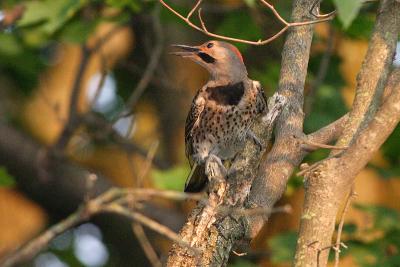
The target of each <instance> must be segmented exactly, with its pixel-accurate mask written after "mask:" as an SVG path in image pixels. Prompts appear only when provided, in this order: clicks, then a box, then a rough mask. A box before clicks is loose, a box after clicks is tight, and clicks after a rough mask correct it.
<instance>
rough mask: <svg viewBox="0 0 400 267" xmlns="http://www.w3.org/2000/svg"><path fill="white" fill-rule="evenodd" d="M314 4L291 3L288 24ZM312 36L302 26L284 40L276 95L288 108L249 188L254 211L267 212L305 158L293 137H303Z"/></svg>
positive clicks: (257, 220) (255, 225)
mask: <svg viewBox="0 0 400 267" xmlns="http://www.w3.org/2000/svg"><path fill="white" fill-rule="evenodd" d="M314 3H315V1H313V0H295V1H294V2H293V11H292V21H301V20H307V19H310V17H309V16H310V12H309V11H310V10H311V7H312V5H313V4H314ZM312 36H313V31H312V26H303V27H296V28H292V29H291V30H290V32H289V34H288V36H287V38H286V41H285V45H284V48H283V52H282V68H281V74H280V80H279V88H278V92H279V93H280V94H282V95H284V96H285V97H286V98H287V100H288V104H287V106H286V107H285V109H284V110H283V112H282V114H281V116H280V117H279V118H278V121H277V125H276V130H275V132H276V133H275V143H274V145H273V147H272V150H271V151H270V152H269V154H268V155H267V158H266V160H265V161H264V162H263V163H262V165H261V167H260V170H259V175H258V176H257V178H256V179H255V181H254V184H253V186H252V190H251V194H250V203H251V205H252V206H254V207H265V208H266V209H271V208H272V207H273V206H274V204H275V203H276V202H277V201H278V200H279V198H280V197H281V196H282V194H283V192H284V191H285V189H286V184H287V181H288V179H289V178H290V176H291V174H292V173H293V171H294V169H295V168H296V167H297V166H298V165H299V164H300V163H301V161H302V160H303V158H304V156H305V155H306V153H305V151H304V150H303V149H302V147H301V144H300V142H299V139H298V138H295V136H297V137H304V134H303V120H304V113H303V102H304V83H305V79H306V75H307V66H308V60H309V54H310V47H311V41H312ZM264 219H265V216H264V217H262V216H255V217H253V218H252V222H251V236H255V235H256V234H257V233H258V232H259V230H260V229H261V227H262V226H263V225H264V222H265V220H264Z"/></svg>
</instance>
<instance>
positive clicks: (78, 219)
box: [0, 177, 200, 267]
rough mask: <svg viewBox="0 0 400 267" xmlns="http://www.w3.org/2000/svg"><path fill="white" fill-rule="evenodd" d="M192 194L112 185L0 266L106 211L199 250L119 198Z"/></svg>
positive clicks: (20, 259)
mask: <svg viewBox="0 0 400 267" xmlns="http://www.w3.org/2000/svg"><path fill="white" fill-rule="evenodd" d="M88 180H91V182H89V183H90V184H92V182H94V177H92V178H88ZM90 187H91V185H89V188H90ZM190 195H191V194H186V193H181V192H174V191H161V190H154V189H126V188H115V187H114V188H110V189H109V190H107V191H106V192H104V193H102V194H101V195H99V196H97V197H96V198H93V199H89V200H87V201H84V202H83V203H82V205H81V207H79V208H78V210H77V211H76V212H74V213H73V214H71V215H70V216H68V217H67V218H66V219H64V220H62V221H61V222H59V223H57V224H55V225H54V226H52V227H50V228H49V229H48V230H46V231H45V232H44V233H42V234H40V235H39V236H38V237H36V238H34V239H32V240H31V241H29V242H28V243H26V244H25V245H23V246H22V247H21V248H20V249H18V250H17V251H15V252H13V253H11V254H10V255H9V256H7V257H5V258H4V259H3V261H2V262H0V266H2V267H10V266H14V265H16V264H18V263H21V262H24V261H27V260H29V259H31V258H32V257H34V256H35V255H36V254H37V253H39V252H40V251H42V250H43V249H45V248H46V247H47V246H48V244H49V242H50V241H51V240H53V239H54V238H55V237H57V236H58V235H60V234H61V233H63V232H65V231H66V230H68V229H71V228H72V227H74V226H76V225H77V224H79V223H82V222H84V221H86V220H88V219H90V218H91V217H92V216H93V215H96V214H99V213H103V212H113V213H117V214H121V215H123V216H126V217H128V218H131V219H132V220H133V221H135V222H138V223H140V224H142V225H144V226H146V227H149V228H150V229H152V230H153V231H155V232H157V233H159V234H161V235H163V236H166V237H167V238H169V239H171V240H172V241H174V242H178V243H179V244H180V245H182V246H184V247H187V248H188V249H189V250H190V251H193V252H194V253H197V250H196V249H195V248H191V247H190V246H189V244H188V243H187V242H185V241H183V240H182V239H181V238H180V237H179V235H178V234H176V233H174V232H173V231H172V230H171V229H169V228H168V227H166V226H164V225H162V224H160V223H158V222H156V221H154V220H152V219H150V218H148V217H146V216H144V215H143V214H141V213H139V212H137V211H133V210H129V209H128V208H126V207H123V206H121V205H120V204H119V200H121V199H122V198H125V199H126V202H127V201H128V199H132V198H133V199H134V200H138V201H140V200H141V199H148V198H149V197H155V196H159V197H166V198H171V199H177V200H183V199H188V198H191V196H190ZM193 195H194V196H193V197H194V199H200V198H199V197H198V196H196V194H193Z"/></svg>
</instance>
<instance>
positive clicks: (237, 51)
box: [231, 45, 244, 63]
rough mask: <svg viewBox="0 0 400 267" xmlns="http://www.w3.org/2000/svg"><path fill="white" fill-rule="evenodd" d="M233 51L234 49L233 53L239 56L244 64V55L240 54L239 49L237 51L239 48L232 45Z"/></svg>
mask: <svg viewBox="0 0 400 267" xmlns="http://www.w3.org/2000/svg"><path fill="white" fill-rule="evenodd" d="M231 49H232V51H233V52H234V53H235V54H236V55H237V56H238V58H239V59H240V60H241V61H242V62H243V63H244V61H243V56H242V54H241V53H240V51H239V49H237V47H236V46H234V45H231Z"/></svg>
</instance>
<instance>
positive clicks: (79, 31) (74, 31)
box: [60, 20, 98, 44]
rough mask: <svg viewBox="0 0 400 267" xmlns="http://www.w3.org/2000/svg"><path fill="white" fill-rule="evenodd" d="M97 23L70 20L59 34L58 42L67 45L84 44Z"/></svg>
mask: <svg viewBox="0 0 400 267" xmlns="http://www.w3.org/2000/svg"><path fill="white" fill-rule="evenodd" d="M97 24H98V21H90V22H86V21H81V20H72V21H71V22H69V23H68V24H67V25H66V27H64V28H63V30H62V31H61V33H60V40H61V41H65V42H69V43H79V44H81V43H84V42H86V40H87V39H88V37H89V35H90V34H91V33H92V32H93V31H94V29H95V27H96V26H97Z"/></svg>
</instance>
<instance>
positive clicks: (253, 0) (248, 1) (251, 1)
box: [244, 0, 256, 7]
mask: <svg viewBox="0 0 400 267" xmlns="http://www.w3.org/2000/svg"><path fill="white" fill-rule="evenodd" d="M244 3H245V4H246V5H248V6H249V7H254V6H255V5H256V0H244Z"/></svg>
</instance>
